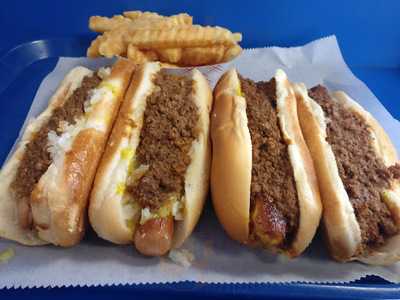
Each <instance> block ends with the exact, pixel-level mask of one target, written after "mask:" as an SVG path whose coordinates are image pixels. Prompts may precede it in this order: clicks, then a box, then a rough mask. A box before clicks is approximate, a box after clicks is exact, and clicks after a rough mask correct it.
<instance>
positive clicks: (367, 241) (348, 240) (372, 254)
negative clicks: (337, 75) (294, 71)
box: [294, 84, 400, 265]
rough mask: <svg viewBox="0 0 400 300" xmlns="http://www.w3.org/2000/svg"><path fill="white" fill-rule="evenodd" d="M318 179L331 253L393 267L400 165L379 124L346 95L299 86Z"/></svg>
mask: <svg viewBox="0 0 400 300" xmlns="http://www.w3.org/2000/svg"><path fill="white" fill-rule="evenodd" d="M294 89H295V92H296V97H297V99H298V107H299V119H300V124H301V127H302V129H303V133H304V136H305V139H306V141H307V144H308V146H309V149H310V151H311V153H312V154H313V159H314V163H315V167H316V171H317V175H318V181H319V186H320V190H321V197H322V201H323V204H324V217H323V219H324V222H323V223H324V228H325V232H326V236H327V239H326V240H327V242H328V243H327V244H328V247H329V249H330V252H331V255H332V256H333V257H334V258H335V259H336V260H339V261H349V260H359V261H362V262H364V263H368V264H376V265H387V264H391V263H394V262H396V261H399V260H400V182H399V181H400V164H399V160H398V157H397V153H396V149H395V148H394V146H393V144H392V142H391V141H390V138H389V137H388V135H387V134H386V133H385V131H384V130H383V128H382V127H381V126H380V125H379V123H378V122H377V121H376V120H375V119H374V118H373V117H372V115H371V114H369V113H368V112H367V111H365V110H364V109H363V108H362V107H361V106H360V105H359V104H357V103H356V102H355V101H354V100H352V99H351V98H350V97H349V96H348V95H346V94H345V93H344V92H335V93H330V92H329V91H328V90H327V89H326V88H325V87H323V86H316V87H314V88H312V89H310V90H308V91H307V88H306V87H305V86H304V85H302V84H296V85H294Z"/></svg>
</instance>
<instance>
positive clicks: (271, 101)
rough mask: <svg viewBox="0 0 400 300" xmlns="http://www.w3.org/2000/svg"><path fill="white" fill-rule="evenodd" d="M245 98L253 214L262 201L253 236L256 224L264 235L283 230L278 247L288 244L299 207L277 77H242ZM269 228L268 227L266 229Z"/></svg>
mask: <svg viewBox="0 0 400 300" xmlns="http://www.w3.org/2000/svg"><path fill="white" fill-rule="evenodd" d="M240 83H241V89H242V91H243V93H244V95H245V98H246V113H247V118H248V127H249V129H250V136H251V143H252V157H253V164H252V172H251V176H252V177H251V194H250V207H251V215H252V212H253V210H254V208H255V205H256V202H257V201H261V202H262V203H261V202H260V207H261V208H262V210H263V211H262V213H261V215H262V218H265V219H267V220H259V219H257V220H252V221H251V224H250V229H251V235H252V236H254V238H255V239H257V233H255V232H252V231H254V228H257V227H260V226H257V224H255V222H258V223H260V224H264V225H263V226H261V227H264V228H262V230H263V234H268V235H271V234H276V233H277V232H273V231H280V234H281V235H282V237H283V241H282V243H281V244H280V245H278V247H281V248H286V247H289V246H290V244H291V242H292V241H293V238H294V236H295V235H296V232H297V228H298V223H299V206H298V198H297V191H296V185H295V181H294V175H293V170H292V166H291V164H290V161H289V154H288V149H287V145H286V143H285V141H284V140H283V137H282V133H281V130H280V127H279V121H278V116H277V111H276V85H275V80H274V79H272V80H271V81H269V82H258V83H255V82H253V81H251V80H249V79H244V78H240ZM265 227H269V228H265Z"/></svg>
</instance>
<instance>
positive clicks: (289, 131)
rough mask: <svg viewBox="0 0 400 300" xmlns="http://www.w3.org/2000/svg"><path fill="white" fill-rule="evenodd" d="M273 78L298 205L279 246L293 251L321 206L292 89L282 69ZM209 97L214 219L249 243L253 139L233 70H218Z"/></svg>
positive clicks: (300, 247) (311, 230) (304, 240)
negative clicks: (290, 232) (292, 229)
mask: <svg viewBox="0 0 400 300" xmlns="http://www.w3.org/2000/svg"><path fill="white" fill-rule="evenodd" d="M275 81H276V102H277V114H278V119H279V125H280V130H281V132H282V135H283V138H284V141H285V143H286V144H287V149H288V153H289V158H290V163H291V166H292V169H293V174H294V178H295V184H296V189H297V198H298V207H299V220H298V229H297V233H296V236H295V237H294V238H293V241H292V243H291V244H290V245H289V246H288V247H287V248H286V249H285V250H283V251H282V252H284V253H286V254H288V255H289V256H297V255H299V254H301V253H302V252H303V251H304V249H305V248H306V247H307V246H308V244H309V243H310V242H311V240H312V238H313V236H314V234H315V232H316V229H317V227H318V225H319V220H320V215H321V210H322V208H321V203H320V199H319V191H318V185H317V180H316V176H315V173H314V168H313V164H312V159H311V156H310V154H309V152H308V148H307V146H306V144H305V142H304V139H303V136H302V133H301V130H300V126H299V123H298V119H297V108H296V99H295V97H294V93H293V91H292V89H291V87H290V84H289V81H288V80H287V77H286V75H285V73H284V72H283V71H281V70H278V71H277V73H276V76H275ZM214 97H215V103H214V107H213V112H212V118H211V122H212V123H211V137H212V143H213V159H212V167H211V192H212V200H213V204H214V208H215V211H216V214H217V216H218V219H219V221H220V222H221V224H222V226H223V227H224V229H225V231H226V232H227V234H228V235H229V236H230V237H231V238H233V239H235V240H237V241H239V242H241V243H249V242H251V241H250V235H251V232H250V225H249V224H250V223H251V216H250V192H251V188H250V185H251V180H252V163H253V162H252V141H251V135H250V132H249V128H248V120H247V113H246V98H245V95H244V94H243V93H242V92H241V86H240V80H239V78H238V75H237V73H236V71H235V70H230V71H228V72H227V73H225V74H224V75H223V76H222V78H221V79H220V80H219V82H218V84H217V86H216V87H215V89H214ZM275 250H276V249H275ZM278 250H280V249H278Z"/></svg>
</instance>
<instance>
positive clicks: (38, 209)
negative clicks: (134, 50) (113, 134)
mask: <svg viewBox="0 0 400 300" xmlns="http://www.w3.org/2000/svg"><path fill="white" fill-rule="evenodd" d="M133 70H134V65H133V64H132V63H131V62H129V61H125V60H120V61H117V62H116V63H115V64H114V65H113V66H112V67H111V69H109V68H105V69H100V70H99V71H97V72H93V71H91V70H89V69H87V68H84V67H76V68H74V69H73V70H71V71H70V72H69V73H68V74H67V76H66V77H65V79H64V80H63V81H62V82H61V84H60V86H59V87H58V89H57V91H56V92H55V94H54V96H53V97H52V98H51V99H50V101H49V105H48V107H47V108H46V109H45V110H44V111H43V112H42V113H41V114H40V115H39V116H38V117H37V118H36V119H35V120H34V121H33V122H31V123H30V124H29V125H28V126H27V128H26V130H25V132H24V134H23V136H22V139H21V141H20V143H19V145H18V147H17V150H16V151H15V152H14V154H13V155H12V156H11V158H10V159H9V160H8V161H7V162H6V163H5V165H4V166H3V168H2V170H1V172H0V236H1V237H4V238H7V239H11V240H15V241H17V242H20V243H22V244H26V245H41V244H46V243H52V244H54V245H59V246H72V245H74V244H76V243H78V242H79V241H80V240H81V238H82V236H83V234H84V230H85V223H86V221H85V216H86V209H87V202H88V201H87V200H88V196H89V193H90V188H91V185H92V182H93V179H94V175H95V172H96V168H97V164H98V162H99V160H100V157H101V154H102V152H103V150H104V146H105V144H106V141H107V138H108V135H109V133H110V131H111V127H112V124H113V122H114V119H115V116H116V114H117V111H118V109H119V106H120V103H121V100H122V98H123V96H124V94H125V90H126V88H127V86H128V83H129V81H130V78H131V75H132V72H133Z"/></svg>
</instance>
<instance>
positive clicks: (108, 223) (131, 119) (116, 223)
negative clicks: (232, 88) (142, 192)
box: [89, 63, 212, 255]
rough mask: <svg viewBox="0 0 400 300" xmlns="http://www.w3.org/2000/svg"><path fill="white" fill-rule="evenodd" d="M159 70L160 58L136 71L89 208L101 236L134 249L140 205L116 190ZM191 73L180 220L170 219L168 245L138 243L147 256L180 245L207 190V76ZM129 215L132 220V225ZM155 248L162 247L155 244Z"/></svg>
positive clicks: (124, 175)
mask: <svg viewBox="0 0 400 300" xmlns="http://www.w3.org/2000/svg"><path fill="white" fill-rule="evenodd" d="M160 71H161V66H160V64H159V63H146V64H143V65H141V66H140V67H139V68H138V70H137V72H136V73H135V75H134V77H133V79H132V82H131V84H130V86H129V89H128V91H127V93H126V96H125V99H124V102H123V104H122V107H121V110H120V112H119V116H118V119H117V122H116V124H115V126H114V128H113V131H112V134H111V137H110V140H109V142H108V145H107V148H106V151H105V154H104V156H103V158H102V161H101V163H100V166H99V170H98V172H97V175H96V179H95V183H94V187H93V190H92V193H91V201H90V207H89V218H90V223H91V225H92V227H93V228H94V230H95V231H96V232H97V234H98V235H99V236H100V237H102V238H104V239H106V240H109V241H111V242H113V243H117V244H129V243H133V242H135V244H136V247H137V248H138V242H137V241H138V239H139V237H136V238H135V232H136V231H138V229H137V227H138V226H139V224H138V222H139V219H140V218H143V216H141V214H142V213H141V210H142V209H143V208H141V207H138V206H136V204H133V205H126V204H124V201H123V198H124V197H125V196H126V195H125V193H124V192H122V193H121V192H120V190H119V188H121V186H120V185H121V183H122V184H123V185H124V187H123V190H124V189H125V183H126V181H127V178H128V173H129V165H130V161H131V160H132V159H135V157H136V151H137V147H138V146H139V143H140V134H141V130H142V127H143V119H144V113H145V110H146V101H147V98H148V97H149V95H150V94H152V92H153V91H154V89H155V84H154V82H153V80H154V77H155V76H156V75H157V74H158V73H159V72H160ZM191 78H192V79H193V91H192V95H193V97H192V98H193V101H194V103H195V104H196V106H197V108H198V112H199V120H198V124H197V126H198V129H199V132H200V133H199V135H198V137H197V139H196V140H195V141H194V142H193V144H192V150H191V151H190V153H191V155H190V157H191V162H190V164H189V166H188V167H187V170H186V173H185V180H184V186H185V188H184V198H183V199H184V200H183V207H184V209H183V215H182V220H179V221H178V220H175V222H174V223H175V229H174V230H173V232H174V233H173V240H171V245H169V242H166V243H163V244H162V245H161V244H160V243H161V242H160V243H158V244H157V245H155V244H156V242H155V241H153V242H152V243H150V244H151V245H150V244H147V245H146V242H144V244H143V247H141V246H139V247H140V249H138V250H139V251H140V252H142V253H143V254H146V255H162V254H164V253H165V252H166V251H168V250H169V248H170V247H179V246H181V245H182V243H183V242H184V241H185V239H186V238H187V237H188V236H189V235H190V234H191V232H192V230H193V228H194V226H195V225H196V223H197V221H198V219H199V216H200V214H201V211H202V207H203V204H204V201H205V198H206V195H207V192H208V180H209V175H208V174H209V164H210V143H209V138H208V131H209V112H210V109H211V103H212V96H211V92H210V88H209V86H208V83H207V81H206V79H205V78H204V76H203V75H201V73H200V72H199V71H197V70H194V71H193V72H192V74H191ZM127 149H129V151H127ZM139 169H140V168H139ZM135 172H137V170H135ZM139 172H140V171H139ZM134 202H135V200H134V199H133V203H134ZM132 206H133V207H132ZM128 220H133V222H134V224H132V221H128ZM154 220H158V219H154ZM155 222H158V221H155ZM156 225H157V224H155V225H154V226H156ZM158 226H159V224H158ZM149 228H150V229H149ZM168 228H169V227H168ZM151 230H152V229H151V227H150V226H149V225H148V226H147V229H145V228H142V231H144V232H146V231H147V232H150V231H151ZM149 234H150V233H149ZM159 241H160V240H159ZM159 247H161V248H163V250H161V249H156V248H159ZM165 250H166V251H165Z"/></svg>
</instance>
